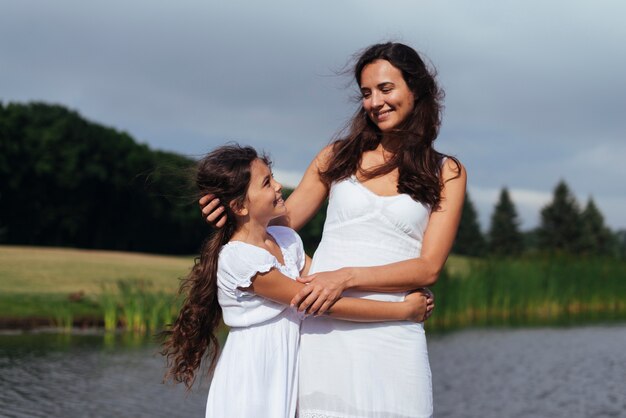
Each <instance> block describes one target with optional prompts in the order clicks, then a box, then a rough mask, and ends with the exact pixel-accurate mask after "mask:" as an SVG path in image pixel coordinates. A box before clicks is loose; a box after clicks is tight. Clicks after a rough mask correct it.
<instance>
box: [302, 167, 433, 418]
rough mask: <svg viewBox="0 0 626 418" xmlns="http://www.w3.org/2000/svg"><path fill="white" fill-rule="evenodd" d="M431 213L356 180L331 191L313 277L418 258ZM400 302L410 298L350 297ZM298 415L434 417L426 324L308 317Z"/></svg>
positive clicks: (405, 198) (336, 185)
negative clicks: (337, 270)
mask: <svg viewBox="0 0 626 418" xmlns="http://www.w3.org/2000/svg"><path fill="white" fill-rule="evenodd" d="M429 216H430V208H429V207H427V206H425V205H423V204H421V203H419V202H416V201H414V200H413V199H411V197H410V196H408V195H406V194H401V195H397V196H378V195H376V194H374V193H373V192H372V191H370V190H369V189H368V188H366V187H365V186H364V185H363V184H361V183H360V182H359V181H358V180H357V179H356V178H355V177H354V176H352V177H351V178H349V179H346V180H343V181H340V182H336V183H334V184H333V185H332V187H331V190H330V200H329V205H328V214H327V217H326V223H325V224H324V233H323V236H322V241H321V243H320V246H319V247H318V249H317V251H316V253H315V256H314V258H313V264H312V266H311V271H310V272H311V273H314V272H319V271H328V270H335V269H338V268H341V267H346V266H375V265H382V264H388V263H393V262H397V261H401V260H406V259H409V258H414V257H419V255H420V251H421V247H422V239H423V236H424V232H425V230H426V226H427V224H428V218H429ZM345 294H346V296H354V297H363V298H368V299H376V300H386V301H401V300H403V298H404V296H405V294H406V293H404V292H403V293H373V292H356V291H349V292H346V293H345ZM298 402H299V406H298V408H299V417H300V418H313V417H315V418H318V417H333V418H335V417H359V418H363V417H380V418H382V417H384V418H392V417H394V418H399V417H430V416H432V385H431V372H430V365H429V362H428V351H427V347H426V337H425V334H424V328H423V324H421V323H420V324H416V323H409V322H402V321H398V322H385V323H357V322H348V321H339V320H333V319H330V318H311V317H309V318H307V319H305V320H304V322H303V323H302V328H301V343H300V388H299V399H298Z"/></svg>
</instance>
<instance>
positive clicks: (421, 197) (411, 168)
mask: <svg viewBox="0 0 626 418" xmlns="http://www.w3.org/2000/svg"><path fill="white" fill-rule="evenodd" d="M376 60H386V61H388V62H389V63H390V64H391V65H393V66H394V67H395V68H397V69H399V70H400V71H401V72H402V76H403V78H404V81H405V82H406V84H407V85H408V87H409V89H410V90H411V92H412V93H413V97H414V99H415V104H414V107H413V110H412V112H411V113H410V114H409V115H408V116H407V118H406V120H404V121H403V122H402V124H401V126H399V127H397V128H395V129H394V130H393V131H392V132H389V133H385V135H394V136H396V137H397V138H398V139H400V141H398V142H399V143H400V148H399V149H397V150H396V151H395V153H394V155H393V157H392V158H391V159H390V160H389V161H387V162H386V163H385V164H383V165H380V166H378V167H376V168H374V169H371V170H363V169H362V168H361V167H360V165H361V159H362V156H363V153H364V152H365V151H371V150H374V149H376V147H377V146H378V144H379V143H380V141H381V139H382V132H381V131H380V129H379V128H378V127H377V126H376V124H375V123H374V122H372V121H371V120H370V118H369V117H368V116H367V113H366V112H365V109H363V107H362V106H361V107H360V108H359V110H358V111H357V112H356V113H355V115H354V116H353V117H352V119H351V120H350V122H349V123H348V125H347V126H346V130H345V132H347V133H346V134H345V136H344V137H343V138H339V139H337V140H335V141H334V142H333V144H332V152H331V155H330V159H329V161H328V164H327V165H326V168H325V169H324V170H323V171H322V172H321V173H320V175H321V178H322V180H323V181H324V182H325V183H327V184H328V185H330V184H331V183H332V182H334V181H338V180H342V179H345V178H347V177H349V176H351V175H352V174H354V173H357V172H358V173H359V174H360V175H361V176H363V177H365V178H374V177H378V176H381V175H384V174H387V173H389V172H391V171H392V170H394V169H396V168H397V169H398V171H399V179H398V192H399V193H406V194H408V195H410V196H411V197H412V198H413V199H414V200H416V201H418V202H421V203H424V204H426V205H429V206H430V207H431V208H432V209H433V210H435V209H437V208H438V207H439V203H440V199H441V197H440V196H441V189H442V188H443V182H442V179H441V163H442V158H443V157H447V156H446V155H445V154H442V153H440V152H437V151H436V150H435V149H434V148H433V142H434V141H435V139H436V138H437V135H438V134H439V127H440V125H441V110H442V104H441V101H442V99H443V91H442V90H441V89H440V88H439V87H438V86H437V83H436V81H435V73H434V71H430V70H429V69H428V68H427V67H426V65H425V64H424V61H422V59H421V58H420V56H419V54H418V53H417V52H416V51H415V50H414V49H413V48H411V47H409V46H406V45H404V44H401V43H393V42H388V43H383V44H376V45H372V46H370V47H368V48H366V49H365V50H364V51H363V52H362V53H361V54H360V55H359V57H358V59H357V61H356V64H355V66H354V76H355V79H356V82H357V83H358V85H359V86H360V84H361V73H362V72H363V69H364V68H365V66H366V65H368V64H371V63H372V62H374V61H376ZM449 158H451V159H452V160H453V161H454V162H455V163H456V165H457V170H458V171H459V173H460V163H459V162H458V160H457V159H456V158H454V157H449Z"/></svg>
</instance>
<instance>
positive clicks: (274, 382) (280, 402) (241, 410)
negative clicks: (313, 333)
mask: <svg viewBox="0 0 626 418" xmlns="http://www.w3.org/2000/svg"><path fill="white" fill-rule="evenodd" d="M268 232H269V233H270V234H271V235H272V236H273V237H274V239H275V240H276V242H277V243H278V245H279V246H280V248H281V251H282V255H283V259H284V262H285V264H284V265H281V264H280V263H279V262H278V260H277V259H276V257H274V256H273V255H272V254H270V253H269V252H268V251H266V250H264V249H262V248H260V247H256V246H254V245H250V244H247V243H244V242H241V241H231V242H229V243H228V244H226V245H224V247H222V250H221V252H220V255H219V263H218V273H217V280H218V283H217V285H218V299H219V303H220V306H221V307H222V312H223V315H224V322H225V323H226V325H228V326H229V327H231V328H230V332H229V334H228V339H227V340H226V344H225V345H224V347H223V349H222V352H221V354H220V357H219V360H218V363H217V366H216V369H215V374H214V375H213V379H212V381H211V387H210V389H209V396H208V400H207V406H206V417H207V418H236V417H242V418H244V417H258V418H293V417H294V416H295V414H296V401H297V383H298V346H299V340H300V322H301V316H300V315H299V314H298V313H297V311H296V310H295V309H293V308H290V307H289V306H285V305H281V304H278V303H275V302H272V301H270V300H268V299H265V298H263V297H261V296H257V295H255V294H253V293H251V292H247V291H245V290H242V289H245V288H247V287H249V286H250V284H251V279H252V278H253V277H254V276H255V275H256V274H257V273H259V272H260V273H264V272H267V271H269V270H270V269H272V268H276V269H278V270H279V271H280V272H281V273H283V274H284V275H285V276H288V277H291V278H293V279H295V278H296V277H298V275H299V274H300V271H301V270H302V268H304V263H305V255H304V249H303V247H302V241H301V240H300V237H299V236H298V234H296V233H295V231H293V230H292V229H289V228H285V227H281V226H273V227H269V228H268Z"/></svg>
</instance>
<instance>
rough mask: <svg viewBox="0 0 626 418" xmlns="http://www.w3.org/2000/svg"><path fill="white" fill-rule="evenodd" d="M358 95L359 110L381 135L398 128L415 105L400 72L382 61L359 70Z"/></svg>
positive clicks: (387, 62)
mask: <svg viewBox="0 0 626 418" xmlns="http://www.w3.org/2000/svg"><path fill="white" fill-rule="evenodd" d="M361 94H362V95H363V109H365V112H366V113H367V116H369V118H370V119H371V120H372V122H374V123H375V124H376V126H378V128H379V129H380V130H381V131H382V132H388V131H390V130H392V129H394V128H398V127H399V126H400V124H401V123H402V122H403V121H404V120H405V119H406V118H407V116H408V115H409V114H410V113H411V112H412V111H413V106H414V104H415V98H414V97H413V93H412V92H411V90H410V89H409V86H408V85H407V84H406V82H405V81H404V77H403V76H402V72H401V71H400V70H399V69H397V68H396V67H394V66H393V65H391V63H389V61H386V60H376V61H374V62H372V63H370V64H367V65H366V66H365V67H363V71H361Z"/></svg>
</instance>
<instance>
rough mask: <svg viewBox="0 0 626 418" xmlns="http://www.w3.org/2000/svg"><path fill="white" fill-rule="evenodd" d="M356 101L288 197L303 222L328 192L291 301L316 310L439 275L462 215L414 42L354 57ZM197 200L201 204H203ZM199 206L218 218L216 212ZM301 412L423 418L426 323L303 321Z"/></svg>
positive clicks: (426, 407)
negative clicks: (318, 235)
mask: <svg viewBox="0 0 626 418" xmlns="http://www.w3.org/2000/svg"><path fill="white" fill-rule="evenodd" d="M354 70H355V78H356V81H357V83H358V86H359V88H360V91H361V94H362V107H361V108H360V109H359V110H358V111H357V112H356V114H355V115H354V117H353V118H352V120H351V122H350V125H349V130H348V134H347V135H346V136H345V137H344V138H341V139H339V140H337V141H335V142H333V143H332V144H331V145H329V146H328V147H326V148H325V149H323V150H322V151H321V152H320V153H319V154H318V155H317V156H316V158H315V159H314V160H313V162H312V163H311V165H310V166H309V167H308V169H307V171H306V172H305V174H304V177H303V179H302V181H301V182H300V184H299V185H298V187H297V188H296V190H295V191H294V192H293V193H292V194H291V196H290V197H289V199H288V200H287V202H286V205H287V211H288V214H287V216H286V219H285V223H286V224H287V225H288V226H290V227H292V228H294V229H296V230H298V229H299V228H301V227H302V226H303V225H304V224H306V222H307V221H308V220H309V219H310V218H311V217H312V216H313V215H314V214H315V213H316V212H317V210H318V209H319V207H320V206H321V204H322V203H323V202H324V200H325V199H326V198H327V197H329V206H328V214H327V218H326V223H325V225H324V232H323V235H322V241H321V243H320V246H319V247H318V249H317V251H316V253H315V256H314V258H313V264H312V266H311V270H310V272H311V273H312V274H311V276H309V277H307V278H303V279H301V280H302V281H304V282H308V283H310V285H309V286H307V287H306V288H305V289H304V290H303V291H301V292H300V294H299V295H297V296H296V297H295V298H294V300H293V303H294V304H296V305H299V308H300V309H301V310H306V311H307V312H311V313H314V312H316V313H317V314H322V313H323V312H325V310H326V309H328V307H330V306H331V305H332V304H333V303H334V302H335V301H336V300H337V299H338V298H339V297H340V296H341V295H342V294H345V295H350V296H354V297H364V298H371V299H377V300H385V301H400V300H402V299H403V297H404V295H405V294H406V292H407V291H409V290H411V289H416V288H419V287H424V286H430V285H432V284H434V283H435V281H436V280H437V277H438V275H439V273H440V271H441V269H442V268H443V266H444V263H445V261H446V258H447V256H448V253H449V251H450V248H451V247H452V243H453V241H454V237H455V235H456V230H457V226H458V223H459V219H460V215H461V208H462V204H463V199H464V195H465V184H466V173H465V169H464V168H463V166H462V165H461V164H460V163H459V162H458V160H456V159H455V158H453V157H446V156H445V155H443V154H441V153H439V152H437V151H435V150H434V148H433V142H434V140H435V139H436V137H437V134H438V131H439V126H440V116H441V104H440V99H441V91H440V90H439V88H438V87H437V84H436V82H435V79H434V76H433V75H432V74H431V73H430V72H429V70H428V68H427V67H426V66H425V64H424V62H423V61H422V59H421V58H420V57H419V55H418V54H417V52H415V51H414V50H413V49H412V48H410V47H408V46H406V45H403V44H399V43H385V44H377V45H373V46H371V47H369V48H367V49H366V50H365V51H364V52H363V53H362V54H361V55H360V57H359V58H358V60H357V62H356V65H355V69H354ZM210 198H211V197H210V196H207V197H205V199H203V200H202V201H201V205H204V204H206V203H207V202H208V201H209V200H210ZM218 205H219V202H215V201H212V202H210V203H209V204H208V205H206V206H205V207H204V209H203V213H204V214H205V215H208V216H207V220H208V221H209V222H213V223H215V224H216V225H217V226H220V224H221V223H222V222H223V220H221V219H219V218H220V216H221V211H220V210H219V208H218V209H217V210H215V211H214V209H215V208H216V207H217V206H218ZM298 402H299V416H300V418H309V417H428V416H431V415H432V389H431V377H430V366H429V363H428V353H427V349H426V339H425V335H424V329H423V325H422V324H410V323H407V322H386V323H383V324H359V323H354V324H352V323H351V324H345V323H342V322H340V321H335V320H333V319H330V318H319V317H309V318H308V319H307V320H305V321H304V323H303V325H302V330H301V345H300V386H299V399H298Z"/></svg>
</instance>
